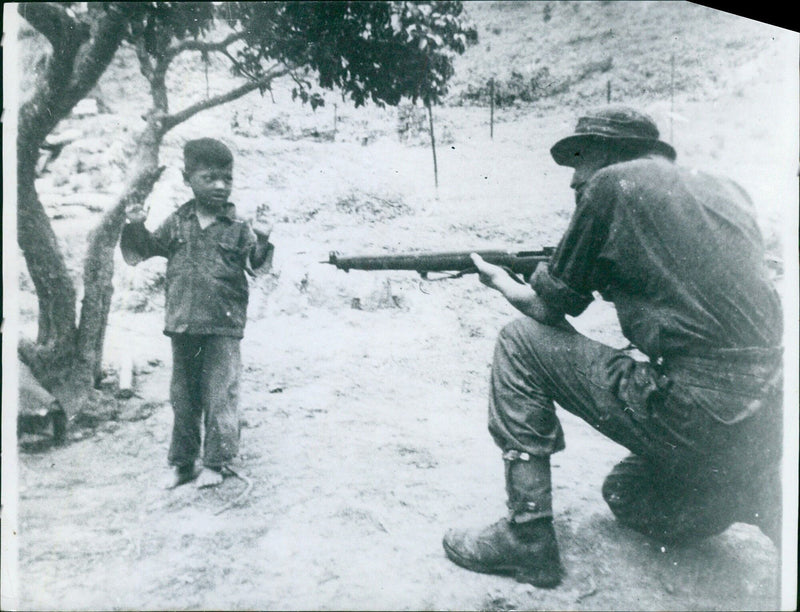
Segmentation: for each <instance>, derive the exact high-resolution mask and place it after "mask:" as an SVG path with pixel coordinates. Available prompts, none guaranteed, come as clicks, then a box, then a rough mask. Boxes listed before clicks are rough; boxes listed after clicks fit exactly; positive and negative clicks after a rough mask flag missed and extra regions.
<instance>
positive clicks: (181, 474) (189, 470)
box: [164, 464, 197, 489]
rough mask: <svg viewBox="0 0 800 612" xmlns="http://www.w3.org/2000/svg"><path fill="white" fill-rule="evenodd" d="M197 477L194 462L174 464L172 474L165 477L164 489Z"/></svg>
mask: <svg viewBox="0 0 800 612" xmlns="http://www.w3.org/2000/svg"><path fill="white" fill-rule="evenodd" d="M196 477H197V472H196V471H195V469H194V464H191V465H176V466H175V467H174V468H173V470H172V474H170V476H169V477H168V478H167V481H166V483H165V485H164V488H165V489H174V488H175V487H179V486H181V485H182V484H186V483H187V482H189V481H191V480H194V479H195V478H196Z"/></svg>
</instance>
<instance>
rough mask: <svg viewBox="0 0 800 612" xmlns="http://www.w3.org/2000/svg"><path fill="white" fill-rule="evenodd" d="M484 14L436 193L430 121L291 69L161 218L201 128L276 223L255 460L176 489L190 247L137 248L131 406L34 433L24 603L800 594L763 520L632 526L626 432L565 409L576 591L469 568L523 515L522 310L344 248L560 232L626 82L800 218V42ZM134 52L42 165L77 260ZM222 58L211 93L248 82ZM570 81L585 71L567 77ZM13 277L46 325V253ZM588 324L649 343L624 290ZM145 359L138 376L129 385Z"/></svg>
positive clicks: (672, 25) (673, 23)
mask: <svg viewBox="0 0 800 612" xmlns="http://www.w3.org/2000/svg"><path fill="white" fill-rule="evenodd" d="M547 7H549V8H547ZM467 10H468V12H469V13H470V14H471V15H472V17H473V19H474V20H475V21H476V23H477V24H478V26H479V33H480V37H481V38H480V42H479V43H478V45H477V46H476V47H473V48H472V49H470V50H469V51H468V53H467V54H466V55H465V56H464V57H462V58H459V60H458V63H457V74H456V77H455V78H454V81H453V83H452V88H451V91H450V94H449V97H448V103H447V104H445V105H443V106H440V107H436V108H435V109H434V114H435V121H436V124H435V125H436V128H435V129H436V130H437V134H436V135H437V142H438V145H439V146H438V149H437V158H438V170H439V174H438V188H437V187H436V186H435V185H434V175H433V169H432V163H431V150H430V148H429V145H428V142H429V141H428V134H427V132H426V131H425V130H426V129H427V128H426V126H425V122H424V121H420V119H419V113H418V111H419V109H414V108H412V107H409V106H403V107H402V108H400V109H376V108H373V107H368V108H365V109H358V110H357V109H353V108H352V107H351V106H350V105H349V104H348V103H346V102H344V101H342V100H341V99H338V98H337V97H336V96H335V95H328V96H327V102H328V104H327V105H326V106H325V107H324V108H322V109H318V110H317V111H316V112H312V111H311V110H310V109H308V108H305V107H301V106H299V105H295V104H293V103H292V102H291V96H290V94H289V92H288V90H283V89H281V88H276V90H275V91H274V92H273V98H270V97H269V96H266V97H263V98H261V97H258V95H253V96H251V97H248V98H246V99H243V100H240V101H238V102H236V103H234V104H231V105H228V106H225V107H222V108H219V109H216V110H214V111H212V112H209V113H207V114H205V115H201V116H198V117H197V118H195V119H193V120H192V121H191V122H190V123H187V124H186V125H185V126H182V127H181V128H180V129H179V130H177V131H176V132H175V133H173V134H170V135H169V137H168V140H167V142H165V146H164V149H163V151H162V158H163V160H162V161H163V163H165V164H166V165H167V166H168V169H167V171H166V172H165V173H164V175H163V176H162V179H161V181H160V182H159V184H158V185H157V186H156V188H155V190H154V192H153V195H152V196H151V198H150V200H149V204H150V211H151V213H150V219H149V221H148V225H149V226H151V227H155V226H156V225H157V224H158V222H159V221H160V220H161V219H163V218H164V217H165V216H166V215H167V214H169V213H170V212H171V211H172V210H173V209H174V208H175V207H176V206H177V205H178V204H180V203H181V202H182V201H184V200H185V199H188V197H189V194H188V192H187V190H186V187H185V186H184V185H183V183H182V179H181V174H180V150H181V145H182V143H183V142H184V141H185V140H186V139H188V138H190V137H196V136H198V135H209V136H214V137H218V138H221V139H222V140H224V141H225V142H227V143H229V144H230V145H231V147H232V148H233V149H234V151H235V154H236V159H237V161H236V166H235V177H234V182H235V187H234V193H233V196H232V199H233V201H234V202H236V203H237V205H238V207H239V212H240V213H241V214H243V215H244V216H260V217H261V218H262V219H267V220H269V221H271V222H273V223H274V224H275V230H274V233H273V242H274V243H275V244H276V248H277V250H276V255H275V261H274V268H273V271H272V272H271V273H270V274H269V275H267V276H264V277H261V278H259V279H257V280H255V281H254V282H253V284H252V286H251V298H250V308H249V321H248V326H247V329H246V335H245V339H244V343H243V352H244V355H243V358H244V364H245V367H244V372H243V378H242V401H241V415H242V419H243V426H244V429H243V432H242V453H241V456H240V457H239V459H238V460H237V463H236V464H235V465H234V466H233V468H234V469H235V470H236V472H237V473H238V474H240V475H241V476H242V478H237V477H230V478H227V479H226V481H225V482H224V484H223V485H222V486H221V487H219V488H218V489H213V490H197V489H196V488H194V487H192V486H184V487H180V488H178V489H176V490H173V491H164V490H162V489H160V488H159V487H158V484H159V482H160V479H161V477H162V476H163V474H164V473H165V471H166V469H167V466H166V449H167V444H168V437H169V432H170V427H171V418H172V415H171V409H170V405H169V402H168V399H167V398H168V386H169V376H170V369H171V357H170V345H169V340H168V338H166V337H165V336H163V335H162V334H161V329H162V323H163V303H164V297H163V272H164V262H163V261H159V260H151V261H148V262H145V263H143V264H141V265H139V266H137V267H136V268H130V267H126V266H125V265H124V263H123V262H122V260H121V257H120V258H118V261H117V273H116V278H115V286H116V291H115V295H114V303H113V307H112V313H111V322H110V326H109V329H108V334H107V343H106V362H107V363H106V373H107V376H106V379H105V380H104V382H103V389H102V391H103V392H104V393H105V394H106V397H107V401H106V402H105V411H104V412H101V413H98V414H91V415H73V416H72V420H71V423H70V430H69V433H68V441H67V443H66V444H65V445H63V446H61V447H53V446H51V445H49V444H48V440H47V438H46V436H26V437H24V438H22V439H21V440H20V444H19V449H18V464H19V469H18V483H16V484H17V486H18V490H19V500H18V507H17V511H18V512H17V514H18V521H17V533H18V539H17V542H16V543H17V544H18V548H19V564H18V575H17V576H18V578H17V581H16V586H18V589H17V591H18V596H19V599H18V600H17V601H16V602H15V603H16V604H17V605H11V606H7V605H5V603H4V606H3V607H4V608H6V609H11V608H20V609H38V610H51V609H236V610H244V609H286V610H297V609H320V610H322V609H328V610H330V609H336V610H366V609H398V610H399V609H418V610H427V609H430V610H434V609H435V610H442V609H463V610H477V609H481V610H512V609H531V610H534V609H535V610H578V609H580V610H774V609H777V608H779V607H780V601H779V597H778V592H779V589H780V573H781V568H780V558H779V555H778V552H777V551H776V549H775V548H774V547H773V545H772V543H771V542H770V541H769V540H768V539H767V538H766V537H765V536H764V535H763V534H761V533H760V532H759V531H758V530H757V529H755V528H754V527H750V526H746V525H738V524H737V525H734V526H733V527H731V528H730V529H729V530H728V531H726V532H725V533H723V534H722V535H719V536H717V537H714V538H710V539H708V540H706V541H703V542H700V543H697V544H694V545H691V546H681V547H663V546H661V545H659V544H656V543H655V542H653V541H651V540H648V539H647V538H644V537H642V536H639V535H637V534H635V533H633V532H631V531H629V530H626V529H624V528H622V527H620V526H619V525H618V524H617V523H616V522H615V521H614V519H613V516H612V515H611V512H610V511H609V509H608V508H607V507H606V505H605V503H604V502H603V500H602V497H601V495H600V485H601V483H602V481H603V478H604V476H605V474H606V473H607V472H608V471H609V470H610V469H611V467H612V466H613V465H614V464H615V462H616V461H618V460H619V459H621V458H622V457H623V456H624V455H625V454H626V451H625V449H623V448H621V447H618V446H616V445H614V444H613V443H611V442H610V441H608V440H606V439H604V438H603V437H601V436H600V435H599V434H597V433H596V432H595V431H594V430H593V429H592V428H591V427H589V426H587V425H585V424H584V423H582V422H581V421H579V420H577V419H575V418H574V417H572V416H571V415H569V414H568V413H566V412H565V411H560V413H559V414H560V416H561V418H562V422H563V425H564V429H565V432H566V440H567V449H566V450H565V451H564V452H562V453H559V454H557V455H555V456H554V457H553V465H554V476H553V480H554V483H555V513H556V519H555V525H556V531H557V535H558V538H559V541H560V544H561V547H562V554H563V560H564V564H565V567H566V571H567V576H566V579H565V581H564V583H563V584H562V585H561V586H560V587H559V588H557V589H554V590H541V589H536V588H533V587H530V586H528V585H520V584H517V583H516V582H514V581H513V580H512V579H509V578H503V577H497V576H487V575H480V574H474V573H470V572H467V571H465V570H462V569H460V568H458V567H456V566H455V565H453V564H452V563H450V562H449V561H448V560H447V559H446V558H445V556H444V552H443V550H442V547H441V537H442V535H443V534H444V531H445V530H446V529H447V528H448V527H451V526H457V525H465V526H466V525H471V524H472V525H480V524H484V523H487V522H489V521H493V520H495V519H496V518H498V517H499V516H500V515H501V514H503V513H504V511H505V507H504V491H503V466H502V461H501V458H500V453H499V451H498V450H497V449H496V448H495V447H494V446H493V444H492V442H491V440H490V438H489V435H488V433H487V431H486V423H485V420H486V392H487V382H488V371H489V370H488V368H489V364H490V360H491V355H492V347H493V343H494V338H495V336H496V334H497V332H498V331H499V330H500V328H501V327H502V326H503V325H504V324H505V323H507V322H508V321H509V320H511V319H512V318H513V317H514V316H516V315H515V311H514V310H513V309H512V308H511V307H510V306H509V305H508V304H506V303H505V302H504V300H503V299H502V298H501V297H500V296H499V295H497V294H495V293H491V292H489V291H488V290H487V289H486V288H485V287H483V286H481V285H480V284H479V283H478V281H477V279H475V278H474V277H466V278H462V279H457V280H448V281H442V282H424V281H421V280H420V279H419V278H417V277H415V276H414V275H413V274H412V273H404V272H397V273H390V272H375V273H366V272H357V271H353V272H350V273H344V272H341V271H338V270H336V269H335V268H333V267H332V266H329V265H327V264H324V263H321V262H323V261H325V260H327V258H328V253H329V252H330V251H338V252H340V253H343V254H356V253H377V252H385V253H393V252H400V251H406V250H454V249H459V250H467V249H479V248H493V247H503V248H526V249H530V248H537V247H541V246H544V245H550V244H555V242H556V241H557V240H558V238H559V236H560V235H561V233H562V232H563V230H564V229H565V227H566V225H567V223H568V221H569V217H570V214H571V210H572V194H571V192H570V190H569V188H568V184H569V180H570V173H569V172H568V171H567V170H566V169H564V168H560V167H558V166H556V165H555V164H554V163H553V162H552V160H551V159H550V158H549V154H548V149H549V147H550V145H551V144H552V143H553V142H554V140H555V139H556V138H558V137H559V136H561V135H564V134H565V133H567V132H569V131H570V129H571V128H572V127H573V124H574V120H575V109H577V108H579V107H583V106H587V105H595V104H600V103H603V102H604V101H605V100H606V96H607V93H608V84H609V82H610V83H611V92H612V99H613V100H616V101H620V102H626V103H630V104H635V105H637V106H639V107H640V108H643V109H644V110H646V111H649V112H650V113H652V114H653V116H654V117H656V119H657V120H658V122H659V124H660V125H661V126H662V132H663V133H664V135H665V137H666V138H668V139H669V140H671V141H672V142H674V143H675V145H676V147H677V149H678V154H679V161H680V162H681V163H686V164H689V165H697V166H701V167H703V168H706V169H712V170H717V171H720V172H723V173H725V174H727V175H729V176H732V177H734V178H736V179H737V180H739V181H740V182H741V183H742V184H743V185H744V186H745V187H746V188H747V189H748V190H749V191H750V193H751V194H752V195H753V197H754V199H755V201H756V203H757V206H758V211H759V220H760V222H761V224H762V226H763V228H764V231H765V234H766V235H767V237H768V240H769V244H770V248H771V249H772V250H773V252H774V253H776V254H781V253H782V248H783V247H786V246H787V245H786V240H785V239H783V240H782V236H784V235H785V232H786V230H787V225H791V224H793V223H795V219H796V217H795V215H796V205H797V194H796V189H797V176H796V172H797V158H796V156H795V155H796V145H795V141H796V138H797V130H796V126H795V122H796V114H797V106H796V89H795V88H796V82H795V79H796V66H797V64H796V61H797V56H796V51H797V37H796V36H788V34H787V33H786V32H783V31H780V30H778V29H777V28H773V27H771V26H765V25H761V24H758V23H755V22H750V21H747V20H742V19H739V18H736V17H734V16H731V15H727V14H724V13H719V12H717V11H712V10H710V9H704V8H702V7H698V6H696V5H691V4H688V3H677V2H675V3H674V2H665V3H662V2H647V3H638V2H636V3H633V2H547V3H545V2H474V3H467ZM548 11H549V15H547V14H546V13H547V12H548ZM608 58H611V60H610V61H611V63H610V65H608ZM132 62H133V59H132V57H131V56H130V54H129V53H122V54H121V55H120V56H119V57H118V58H117V60H115V63H114V65H113V66H112V69H111V70H110V71H109V72H108V73H107V74H106V75H105V76H104V78H103V80H102V81H101V83H100V84H99V86H98V89H97V91H96V92H95V94H94V95H95V97H96V98H98V99H100V100H102V102H103V104H102V107H103V109H104V111H103V112H101V113H100V114H98V115H93V116H90V117H78V116H75V117H73V118H71V119H69V120H68V121H66V122H64V124H63V125H62V126H60V128H59V129H61V130H67V129H72V130H76V131H78V132H79V133H80V134H81V137H80V138H79V139H78V140H76V141H75V142H74V143H73V144H72V145H70V146H69V147H67V148H65V149H64V151H63V153H62V155H61V156H60V157H59V158H58V159H56V160H54V161H53V162H52V164H51V165H50V166H49V168H48V170H47V172H45V173H44V174H43V175H42V177H41V178H40V180H39V183H38V186H39V188H40V195H41V197H42V199H43V201H44V203H45V204H46V206H47V209H48V212H49V213H50V215H51V219H52V222H53V226H54V229H55V231H56V233H57V235H58V236H59V240H60V241H61V245H62V248H63V250H64V253H65V257H66V258H67V261H68V265H69V267H70V270H71V271H72V272H73V273H74V275H75V278H76V280H77V279H78V278H79V276H80V267H81V262H82V257H83V252H84V249H85V239H86V234H87V231H88V230H89V229H90V228H91V226H92V224H93V223H94V222H95V221H96V220H97V219H98V218H99V211H100V210H102V208H103V206H105V205H107V203H108V202H110V201H111V200H112V199H113V197H114V194H115V189H116V188H117V187H118V185H119V183H120V179H121V177H122V173H123V171H124V163H125V153H126V147H127V146H128V145H127V144H126V143H127V141H126V137H127V136H128V135H129V134H130V133H131V132H132V131H133V130H135V129H137V126H138V125H139V118H138V115H137V112H138V111H137V110H136V109H141V108H143V105H144V103H145V102H146V100H145V99H144V98H139V96H140V95H141V94H142V88H141V87H138V81H137V76H136V71H135V65H134V64H133V63H132ZM590 64H591V66H590ZM211 68H212V73H211V74H212V78H211V79H210V81H211V83H212V87H213V86H215V85H214V84H215V83H219V82H222V81H224V80H225V79H226V78H228V76H227V75H226V73H225V72H224V71H223V70H222V68H221V66H212V67H211ZM544 68H547V70H546V71H545V72H542V69H544ZM185 69H186V72H185V75H186V80H185V83H186V93H187V94H188V93H189V92H190V91H191V87H192V84H197V86H198V87H199V86H202V87H205V77H204V76H203V73H202V71H200V72H198V71H196V70H193V68H192V67H191V66H188V65H187V66H186V68H185ZM514 71H516V72H517V73H518V74H520V75H522V76H521V77H519V78H517V77H514V76H513V75H512V72H514ZM489 78H495V79H496V80H497V83H498V84H503V86H506V87H507V88H508V90H509V91H512V90H513V91H528V92H533V93H531V99H530V100H529V101H525V100H521V99H520V98H519V96H517V97H516V98H515V99H514V100H513V101H509V102H508V103H507V104H505V105H504V106H502V107H499V108H497V109H495V111H496V112H495V120H496V124H495V125H494V133H493V137H492V138H490V125H489V108H488V106H487V105H486V103H485V100H484V99H483V98H482V97H481V95H482V94H481V88H482V87H485V86H486V83H487V81H488V79H489ZM534 78H535V79H538V80H537V81H536V83H535V85H536V87H532V86H531V79H534ZM548 79H549V80H548ZM548 82H551V83H554V84H557V85H558V87H559V90H558V92H556V93H552V95H549V96H545V95H544V91H543V89H542V87H544V85H543V84H546V83H548ZM514 83H516V84H517V85H518V84H519V83H522V84H523V85H522V86H517V85H514ZM509 84H511V85H513V87H517V89H513V87H512V86H511V85H509ZM498 86H499V85H498ZM554 87H555V85H554ZM476 92H477V93H476ZM526 95H527V94H526ZM334 104H336V105H337V106H336V107H335V108H334V106H333V105H334ZM101 110H102V109H101ZM334 117H335V118H336V123H334ZM795 233H796V232H795ZM789 236H792V237H791V238H790V242H791V241H792V240H793V234H792V233H791V228H790V233H789ZM782 245H783V246H782ZM14 294H15V295H14V297H15V299H16V301H17V303H18V305H19V314H18V322H19V328H20V333H21V334H22V335H25V336H33V335H35V320H36V300H35V296H34V295H33V293H32V285H31V283H30V280H29V279H28V277H27V275H26V273H25V271H24V269H23V268H21V269H20V272H19V286H18V288H17V290H16V291H15V292H14ZM787 295H788V294H787ZM574 324H575V326H576V327H577V328H578V329H580V330H581V331H583V332H584V333H586V334H588V335H590V336H592V337H594V338H597V339H599V340H602V341H604V342H607V343H610V344H613V345H617V346H622V345H624V344H625V340H624V338H622V336H621V334H620V332H619V329H618V326H617V323H616V318H615V313H614V312H613V309H612V308H611V307H610V306H609V305H607V304H604V303H601V302H598V303H596V304H593V305H592V306H591V307H590V309H589V310H588V311H587V312H586V313H585V314H584V315H583V316H581V317H580V318H578V319H576V320H575V321H574ZM126 358H132V359H133V363H134V371H135V380H134V392H135V394H134V396H133V397H131V398H129V399H119V398H115V397H114V393H115V391H116V390H117V383H118V369H119V364H120V363H122V362H123V361H124V360H125V359H126ZM5 454H6V449H4V455H5ZM4 459H6V457H4ZM5 486H8V485H7V483H4V487H5ZM5 581H6V577H5V576H4V582H5ZM3 590H4V593H8V590H7V587H6V586H5V585H4V589H3Z"/></svg>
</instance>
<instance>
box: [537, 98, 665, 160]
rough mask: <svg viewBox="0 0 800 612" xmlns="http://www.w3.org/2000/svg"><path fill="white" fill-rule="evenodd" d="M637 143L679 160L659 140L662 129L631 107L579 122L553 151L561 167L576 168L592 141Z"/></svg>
mask: <svg viewBox="0 0 800 612" xmlns="http://www.w3.org/2000/svg"><path fill="white" fill-rule="evenodd" d="M598 141H599V142H604V143H607V144H609V145H610V146H613V145H614V143H615V142H616V143H620V144H621V143H626V144H627V143H633V144H639V145H643V146H647V147H649V148H650V149H651V150H653V151H655V152H658V153H661V154H662V155H664V156H666V157H668V158H669V159H672V160H674V159H675V149H673V148H672V146H671V145H669V144H667V143H666V142H664V141H662V140H660V139H659V132H658V127H657V126H656V123H655V121H653V119H651V118H650V117H649V116H648V115H645V114H644V113H640V112H638V111H636V110H634V109H632V108H629V107H627V106H605V107H603V108H599V109H596V110H593V111H590V112H587V113H586V114H585V115H584V116H582V117H580V118H579V119H578V124H577V125H576V126H575V132H574V133H573V134H571V135H569V136H567V137H566V138H562V139H561V140H559V141H558V142H557V143H556V144H554V145H553V146H552V147H551V149H550V154H551V155H552V156H553V159H554V160H556V163H557V164H558V165H560V166H574V165H575V160H576V159H578V158H579V156H580V152H581V148H582V147H583V146H585V145H586V143H588V142H598Z"/></svg>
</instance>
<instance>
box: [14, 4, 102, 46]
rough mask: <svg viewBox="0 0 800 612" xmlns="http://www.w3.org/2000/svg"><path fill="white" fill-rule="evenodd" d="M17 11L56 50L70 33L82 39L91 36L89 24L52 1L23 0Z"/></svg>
mask: <svg viewBox="0 0 800 612" xmlns="http://www.w3.org/2000/svg"><path fill="white" fill-rule="evenodd" d="M17 11H18V12H19V14H20V15H21V16H22V18H23V19H25V21H27V22H28V23H29V24H31V25H32V26H33V27H34V28H35V29H36V30H37V31H38V32H40V33H41V34H43V35H44V36H45V37H46V38H47V40H49V41H50V44H51V45H53V51H54V52H57V51H60V48H61V46H62V45H63V43H64V40H65V38H66V37H67V36H68V35H73V36H77V38H78V39H79V40H81V41H82V40H85V39H86V38H88V37H89V26H87V25H86V24H85V23H81V22H80V21H78V20H77V19H74V18H73V17H72V16H71V15H70V14H69V13H68V12H67V11H66V10H64V9H63V8H61V7H60V6H58V5H56V4H54V3H52V2H22V3H20V4H19V6H18V8H17ZM78 44H80V43H78Z"/></svg>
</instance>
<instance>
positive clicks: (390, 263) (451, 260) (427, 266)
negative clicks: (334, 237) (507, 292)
mask: <svg viewBox="0 0 800 612" xmlns="http://www.w3.org/2000/svg"><path fill="white" fill-rule="evenodd" d="M554 251H555V247H545V248H543V249H542V250H540V251H516V252H514V251H500V250H494V251H451V252H441V253H436V252H434V253H407V254H402V255H356V256H354V257H342V256H340V255H339V254H338V253H337V252H335V251H332V252H331V253H330V256H329V258H328V261H323V262H321V263H328V264H331V265H334V266H336V267H337V268H338V269H339V270H344V271H345V272H349V271H350V270H413V271H415V272H417V273H419V275H420V276H421V277H422V278H424V279H427V278H428V273H429V272H451V273H452V274H451V275H449V276H446V277H444V278H460V277H462V276H464V275H465V274H471V273H475V272H477V271H478V270H477V268H475V266H474V264H473V263H472V259H471V258H470V253H477V254H478V255H480V256H481V257H482V258H483V259H484V260H485V261H486V262H488V263H490V264H494V265H496V266H500V267H502V268H504V269H505V270H506V272H508V273H509V275H510V276H511V278H513V279H514V280H515V281H517V282H518V283H523V284H524V280H522V279H520V277H519V276H518V275H521V276H522V277H523V278H528V277H529V276H530V275H531V274H533V271H534V270H536V266H538V265H539V264H540V263H542V262H544V261H547V260H548V259H550V256H551V255H552V254H553V252H554Z"/></svg>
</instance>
